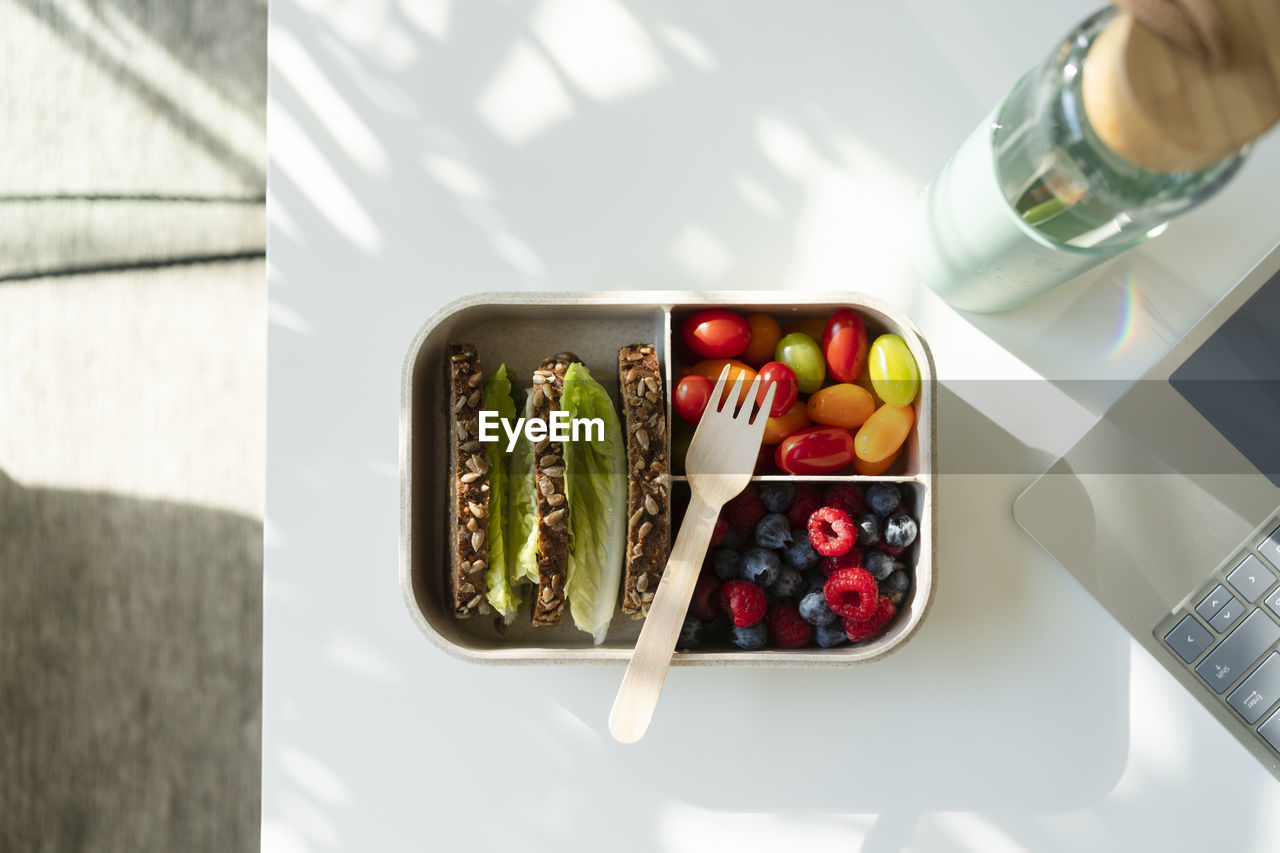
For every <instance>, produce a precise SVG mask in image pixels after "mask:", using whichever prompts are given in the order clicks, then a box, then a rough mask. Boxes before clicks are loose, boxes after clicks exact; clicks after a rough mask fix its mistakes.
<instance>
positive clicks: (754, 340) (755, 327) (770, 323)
mask: <svg viewBox="0 0 1280 853" xmlns="http://www.w3.org/2000/svg"><path fill="white" fill-rule="evenodd" d="M747 325H748V326H749V327H750V328H751V340H750V341H748V342H747V348H746V350H745V351H744V352H743V353H742V356H741V358H742V360H743V361H745V362H746V363H747V364H749V365H751V366H752V367H763V366H764V365H765V363H766V362H770V361H773V349H774V347H776V346H777V345H778V341H780V340H781V339H782V328H781V327H780V326H779V325H778V321H777V320H775V319H773V318H772V317H770V316H769V315H768V314H748V315H747Z"/></svg>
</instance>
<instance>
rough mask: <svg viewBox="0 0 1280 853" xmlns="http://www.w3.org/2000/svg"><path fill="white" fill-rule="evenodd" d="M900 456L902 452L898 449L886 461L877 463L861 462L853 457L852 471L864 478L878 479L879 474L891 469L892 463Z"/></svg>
mask: <svg viewBox="0 0 1280 853" xmlns="http://www.w3.org/2000/svg"><path fill="white" fill-rule="evenodd" d="M901 455H902V450H901V448H899V450H898V452H897V453H895V454H893V455H892V456H890V457H889V458H888V459H883V460H881V461H879V462H863V461H862V460H861V459H859V458H858V457H857V456H854V457H853V470H855V471H857V472H858V473H859V474H861V475H862V476H864V477H879V476H880V475H881V474H883V473H884V472H886V471H888V470H889V469H890V468H892V467H893V463H895V462H897V461H898V457H899V456H901Z"/></svg>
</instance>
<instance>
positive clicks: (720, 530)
mask: <svg viewBox="0 0 1280 853" xmlns="http://www.w3.org/2000/svg"><path fill="white" fill-rule="evenodd" d="M728 532H729V519H727V518H725V517H724V514H723V513H722V514H720V515H719V516H717V517H716V526H715V527H714V528H712V530H711V543H710V544H711V547H715V546H716V545H719V544H720V543H721V542H723V541H724V537H725V534H726V533H728Z"/></svg>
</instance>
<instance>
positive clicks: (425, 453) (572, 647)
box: [400, 291, 937, 667]
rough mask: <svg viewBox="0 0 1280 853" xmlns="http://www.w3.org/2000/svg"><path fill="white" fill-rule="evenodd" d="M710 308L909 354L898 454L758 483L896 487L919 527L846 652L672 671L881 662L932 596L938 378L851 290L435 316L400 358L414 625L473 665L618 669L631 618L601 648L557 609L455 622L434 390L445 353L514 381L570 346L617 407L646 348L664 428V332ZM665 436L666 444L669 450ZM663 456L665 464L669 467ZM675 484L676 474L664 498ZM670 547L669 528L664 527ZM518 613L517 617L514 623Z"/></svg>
mask: <svg viewBox="0 0 1280 853" xmlns="http://www.w3.org/2000/svg"><path fill="white" fill-rule="evenodd" d="M710 306H717V307H724V308H730V309H733V310H737V311H741V312H743V313H751V312H756V311H759V312H763V313H768V314H770V315H772V316H773V317H774V318H775V319H777V320H778V322H779V323H781V324H782V325H783V327H784V328H785V327H786V326H787V325H788V323H791V322H794V321H796V320H800V319H806V318H817V317H825V316H826V315H828V314H830V313H831V312H832V311H834V310H835V309H836V308H838V307H843V306H848V307H851V308H854V309H855V310H857V311H859V312H860V313H861V314H862V316H863V318H864V319H865V320H866V322H867V326H868V332H869V334H870V335H871V337H872V338H874V337H875V335H877V334H882V333H887V332H893V333H896V334H898V335H900V336H901V337H902V338H903V340H904V341H906V343H907V346H908V347H909V348H910V350H911V353H912V355H913V356H914V357H915V360H916V363H917V364H918V365H919V368H920V379H921V383H920V385H921V387H920V395H919V397H918V398H917V400H916V403H915V407H916V425H915V427H914V429H913V432H912V434H911V436H910V437H908V439H907V443H906V445H905V446H904V448H903V451H902V454H901V456H900V458H899V460H898V462H897V463H896V464H895V466H894V467H893V468H892V469H890V471H889V472H887V473H886V474H885V475H884V476H879V477H863V476H856V475H832V476H814V477H793V476H791V475H771V476H761V477H756V478H755V479H756V480H758V481H767V480H780V479H785V480H790V481H792V482H808V483H812V484H813V485H815V486H817V487H819V488H821V487H822V486H824V485H830V484H832V483H837V482H856V483H863V484H867V483H872V482H876V481H888V482H895V483H899V484H901V485H902V486H903V492H904V495H905V496H906V500H907V502H908V503H909V504H910V506H911V509H912V513H913V514H914V515H915V517H916V518H917V519H918V521H919V528H920V532H919V536H918V538H917V541H916V542H915V543H914V544H913V545H912V546H911V548H910V549H909V550H908V551H907V552H906V554H905V555H904V558H906V559H907V560H908V562H909V563H910V564H911V568H912V587H911V590H910V591H909V592H908V593H907V597H906V598H905V599H904V600H903V601H902V603H901V604H900V605H899V608H898V615H897V617H896V618H895V619H894V620H893V622H892V623H891V624H890V625H889V627H888V629H887V630H886V631H885V633H884V634H881V635H880V636H879V637H876V638H875V639H873V640H870V641H868V642H864V643H860V644H857V645H842V646H838V647H836V648H833V649H821V648H803V649H768V648H766V649H762V650H759V651H744V650H741V649H737V648H734V647H733V646H731V645H728V644H727V643H726V644H723V645H721V646H710V645H708V646H702V647H699V649H697V650H694V651H688V652H677V653H676V655H675V657H674V659H673V664H674V665H677V666H680V665H684V666H804V667H813V666H847V665H850V664H854V663H861V662H864V661H869V660H873V659H876V658H880V657H884V656H885V655H887V654H889V653H890V652H892V651H894V650H895V649H897V648H898V647H899V646H901V645H902V644H903V643H904V642H906V640H907V639H908V638H909V637H910V636H911V635H912V634H913V633H914V632H915V631H916V629H917V628H918V627H919V626H920V623H921V621H923V619H924V617H925V614H926V613H927V612H928V609H929V605H930V603H931V602H932V600H933V591H934V586H935V578H936V557H937V544H936V538H935V533H936V531H935V514H934V503H935V476H934V475H935V471H936V467H937V466H936V451H935V446H936V444H935V436H936V428H937V427H936V424H937V417H936V406H937V380H936V378H935V375H934V367H933V360H932V358H931V356H930V354H929V349H928V347H927V346H926V345H925V342H924V340H923V338H921V336H920V333H919V331H917V329H916V328H915V326H914V325H913V324H912V323H911V321H910V320H908V319H907V318H906V317H905V316H904V315H903V314H902V312H900V311H899V310H898V309H896V308H894V307H893V306H891V305H888V304H886V303H884V302H882V301H880V300H877V299H874V298H872V297H869V296H865V295H862V294H857V293H831V294H814V295H807V296H805V297H804V298H803V299H797V296H796V294H794V293H787V292H778V291H737V292H733V291H722V292H692V291H680V292H666V291H648V292H643V291H633V292H607V293H547V292H539V293H481V294H476V295H473V296H466V297H463V298H462V299H459V300H457V301H455V302H453V303H451V304H449V305H447V306H445V307H444V308H442V309H441V310H440V311H438V312H437V313H436V314H435V315H434V316H432V317H431V318H430V319H428V320H427V322H426V323H425V324H424V325H423V326H422V328H421V329H420V330H419V331H418V334H417V335H416V336H415V337H414V339H413V342H412V343H411V344H410V345H409V351H408V354H407V355H406V357H405V363H404V374H403V380H402V381H403V386H402V397H401V411H400V512H401V517H400V587H401V590H402V592H403V594H404V599H405V604H406V605H407V606H408V608H409V614H410V616H411V617H412V619H413V621H414V622H415V623H416V624H417V625H418V627H419V628H421V629H422V632H423V633H424V634H426V636H427V638H428V639H430V640H431V641H432V642H433V643H435V644H436V645H437V646H439V647H440V648H442V649H444V650H445V651H446V652H449V653H450V654H452V655H454V656H456V657H459V658H461V659H463V660H467V661H472V662H474V663H504V664H521V663H526V664H527V663H540V664H579V663H625V662H626V661H627V660H629V658H630V655H631V649H632V648H633V647H634V646H635V641H636V638H637V637H638V636H639V634H640V627H641V625H642V624H643V622H642V620H638V619H631V618H630V617H628V616H625V615H623V614H622V612H621V610H619V611H617V612H615V615H614V618H613V622H612V624H611V625H610V628H609V636H608V639H607V640H606V641H605V642H604V644H603V645H600V646H593V645H592V641H591V637H590V636H589V635H588V634H586V633H584V632H582V631H579V630H578V629H576V628H575V627H574V626H573V620H572V617H571V616H570V615H569V614H568V613H566V614H565V617H564V619H563V620H562V621H561V623H560V624H559V625H556V626H554V627H549V628H534V627H532V625H531V624H530V623H529V620H528V619H527V618H520V619H517V620H516V623H515V624H513V625H510V626H502V625H501V624H500V620H499V619H497V618H496V617H494V616H479V617H472V618H470V619H457V618H455V617H454V615H453V613H452V610H451V607H450V605H449V583H450V565H451V563H450V553H449V548H450V545H451V538H450V536H449V535H448V529H447V528H448V524H449V521H450V518H451V513H450V510H449V508H448V506H447V504H448V481H449V476H450V469H449V458H448V435H449V432H448V431H449V427H448V423H447V419H446V412H445V409H446V404H445V400H446V396H447V389H446V388H445V386H444V364H445V359H446V355H445V351H446V346H447V345H448V344H449V343H462V342H467V343H472V344H474V345H475V346H476V348H477V350H478V351H479V354H480V360H481V364H482V367H483V369H484V372H485V375H486V376H488V375H490V374H491V373H492V371H493V370H494V369H496V368H497V366H498V364H499V363H502V362H505V363H506V364H507V365H508V367H510V368H512V369H514V370H515V371H516V373H517V375H518V376H519V377H520V381H521V382H525V381H527V380H528V377H529V376H530V375H531V373H532V371H533V369H534V368H535V367H537V365H538V363H539V362H540V361H541V360H542V359H543V358H546V357H547V356H548V355H550V354H552V353H554V352H558V351H560V350H565V349H568V350H571V351H573V352H574V353H576V354H577V355H578V356H579V357H580V358H582V359H583V361H584V362H585V364H586V366H587V367H588V368H589V369H590V370H591V372H592V374H593V375H594V376H595V377H596V379H598V380H599V381H600V383H601V384H602V385H604V386H605V388H606V389H608V390H609V393H610V395H611V396H612V397H613V398H614V403H615V404H617V402H618V397H617V395H618V387H617V385H618V383H617V357H618V348H619V347H620V346H623V345H625V344H630V343H637V342H653V343H655V344H656V345H657V349H658V357H659V359H660V361H661V364H662V368H663V372H664V384H665V387H664V389H663V390H664V395H665V396H666V399H667V424H668V427H670V425H671V424H672V414H671V402H670V400H671V398H670V393H669V392H670V389H671V388H672V387H673V383H672V375H673V371H674V366H673V364H672V360H671V358H669V355H670V354H671V353H672V329H673V328H678V327H679V322H680V320H681V319H682V318H683V317H685V316H687V315H688V314H689V313H690V312H692V311H695V310H697V309H699V308H705V307H710ZM670 439H671V436H670V429H668V435H667V441H668V451H669V450H670ZM670 458H671V456H670V452H668V459H670ZM683 480H684V477H683V476H679V475H673V476H672V481H673V489H672V491H673V493H674V492H675V491H677V490H679V489H681V488H684V487H682V486H681V485H680V484H681V483H682V481H683ZM672 535H673V539H674V535H675V530H673V531H672ZM522 616H525V617H527V614H522Z"/></svg>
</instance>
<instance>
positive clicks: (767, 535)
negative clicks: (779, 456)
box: [677, 483, 919, 650]
mask: <svg viewBox="0 0 1280 853" xmlns="http://www.w3.org/2000/svg"><path fill="white" fill-rule="evenodd" d="M909 495H910V492H907V491H904V490H903V488H902V487H901V486H899V485H897V484H894V483H875V484H873V485H871V486H869V487H865V488H864V487H863V486H861V485H858V484H855V483H838V484H835V485H832V486H829V487H828V488H826V489H825V490H822V491H819V490H818V489H816V488H814V487H813V486H812V485H809V484H806V483H795V484H791V483H765V484H760V485H757V484H754V483H753V484H752V485H750V486H748V487H747V489H746V490H745V491H743V493H742V494H740V495H739V496H738V497H736V498H734V499H733V500H732V501H730V502H729V503H728V504H726V505H725V508H724V512H723V513H722V514H721V523H720V524H718V525H717V535H716V536H715V538H714V539H713V541H714V542H715V544H714V545H713V547H712V548H711V549H710V550H709V553H708V555H707V559H706V561H705V563H704V564H703V572H702V575H701V576H700V577H699V578H698V583H697V586H695V587H694V593H693V601H692V603H691V604H690V606H689V613H688V616H687V617H686V619H685V623H684V626H683V629H682V630H681V632H680V639H679V642H678V644H677V648H679V649H685V650H687V649H694V648H697V647H698V646H699V645H701V644H702V643H704V642H707V641H709V640H716V639H721V638H727V639H728V641H729V642H731V643H732V644H733V645H735V646H737V647H738V648H741V649H746V650H755V649H760V648H764V647H765V646H772V647H774V648H783V649H795V648H802V647H804V646H808V645H816V646H818V647H820V648H824V649H826V648H832V647H834V646H839V645H841V644H843V643H860V642H866V641H867V640H870V639H872V638H874V637H877V636H879V635H880V634H881V633H882V632H883V631H884V630H885V628H887V627H888V625H889V624H890V622H892V621H893V618H894V616H895V615H896V614H897V611H898V606H899V605H900V604H901V603H902V600H903V599H904V598H905V597H906V595H907V594H908V593H909V592H910V591H911V585H912V574H911V568H910V562H909V561H908V560H907V559H904V557H903V555H904V553H905V552H906V551H907V550H908V549H909V548H911V546H912V545H913V544H914V543H915V541H916V539H917V538H918V536H919V525H918V523H917V521H916V520H915V519H914V518H913V517H912V515H911V510H910V507H909V503H910V502H909V501H908V500H907V498H908V496H909Z"/></svg>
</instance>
